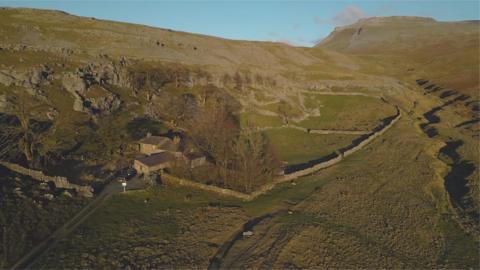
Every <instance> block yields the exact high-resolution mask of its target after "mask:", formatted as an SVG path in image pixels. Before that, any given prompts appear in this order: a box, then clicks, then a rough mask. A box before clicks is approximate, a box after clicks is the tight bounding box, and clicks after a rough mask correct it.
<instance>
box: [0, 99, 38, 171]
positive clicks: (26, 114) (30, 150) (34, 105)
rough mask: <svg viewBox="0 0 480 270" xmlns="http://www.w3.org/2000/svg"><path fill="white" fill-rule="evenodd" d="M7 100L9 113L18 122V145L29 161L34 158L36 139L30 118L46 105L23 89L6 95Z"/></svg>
mask: <svg viewBox="0 0 480 270" xmlns="http://www.w3.org/2000/svg"><path fill="white" fill-rule="evenodd" d="M7 101H8V102H9V104H10V109H9V113H11V114H13V115H15V116H16V117H17V118H18V120H19V122H20V130H19V133H20V135H21V139H20V140H19V146H20V148H21V149H22V151H23V154H24V155H25V158H26V159H27V161H29V162H31V161H33V159H34V154H35V149H34V147H35V142H36V141H37V139H38V136H37V134H36V133H35V132H34V130H33V127H32V120H34V118H35V116H36V115H37V114H38V111H39V109H41V108H44V107H45V106H47V105H46V104H42V103H40V102H38V101H37V100H35V98H34V97H33V96H31V95H29V94H28V93H26V92H25V91H19V92H17V93H16V95H10V96H7Z"/></svg>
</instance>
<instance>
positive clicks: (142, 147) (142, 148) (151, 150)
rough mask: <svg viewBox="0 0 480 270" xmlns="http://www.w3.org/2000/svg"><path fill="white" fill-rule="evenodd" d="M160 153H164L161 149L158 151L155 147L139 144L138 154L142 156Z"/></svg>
mask: <svg viewBox="0 0 480 270" xmlns="http://www.w3.org/2000/svg"><path fill="white" fill-rule="evenodd" d="M161 152H164V151H163V150H161V149H158V148H157V146H156V145H153V144H145V143H140V153H142V154H146V155H151V154H156V153H161Z"/></svg>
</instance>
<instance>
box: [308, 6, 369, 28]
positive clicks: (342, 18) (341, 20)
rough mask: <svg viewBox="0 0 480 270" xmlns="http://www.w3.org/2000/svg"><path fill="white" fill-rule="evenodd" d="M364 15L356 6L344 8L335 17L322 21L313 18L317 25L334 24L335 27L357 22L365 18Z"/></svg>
mask: <svg viewBox="0 0 480 270" xmlns="http://www.w3.org/2000/svg"><path fill="white" fill-rule="evenodd" d="M365 17H366V14H365V12H363V10H362V9H361V8H359V7H357V6H354V5H350V6H346V7H345V8H344V9H342V10H341V11H340V12H338V13H337V14H336V15H335V17H333V18H331V19H327V20H324V19H322V18H320V17H318V16H315V17H314V20H315V22H316V23H318V24H334V25H335V26H343V25H348V24H352V23H355V22H357V21H358V20H359V19H361V18H365Z"/></svg>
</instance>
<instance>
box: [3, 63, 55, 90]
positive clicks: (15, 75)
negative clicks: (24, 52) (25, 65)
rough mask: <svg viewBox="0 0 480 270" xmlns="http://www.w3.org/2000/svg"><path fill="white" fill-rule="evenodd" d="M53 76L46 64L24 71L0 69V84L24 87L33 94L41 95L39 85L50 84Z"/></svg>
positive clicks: (51, 70)
mask: <svg viewBox="0 0 480 270" xmlns="http://www.w3.org/2000/svg"><path fill="white" fill-rule="evenodd" d="M53 78H54V77H53V69H51V68H50V67H49V66H47V65H41V66H37V67H33V68H31V69H28V70H25V71H21V70H17V69H13V68H5V69H0V84H3V85H5V86H21V87H24V88H25V89H26V90H27V91H28V92H29V93H30V94H32V95H35V96H41V95H42V90H41V88H40V87H41V86H42V85H48V84H50V83H51V81H52V80H53Z"/></svg>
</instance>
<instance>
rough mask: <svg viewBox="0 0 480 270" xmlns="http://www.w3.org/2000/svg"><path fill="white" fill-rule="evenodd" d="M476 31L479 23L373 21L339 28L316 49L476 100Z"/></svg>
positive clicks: (408, 19)
mask: <svg viewBox="0 0 480 270" xmlns="http://www.w3.org/2000/svg"><path fill="white" fill-rule="evenodd" d="M479 25H480V22H479V21H460V22H438V21H435V20H434V19H431V18H421V17H374V18H367V19H361V20H359V21H358V22H357V23H354V24H352V25H348V26H344V27H337V28H336V29H335V31H333V32H332V33H331V34H330V35H329V36H328V37H327V38H325V39H324V40H323V41H321V42H320V43H319V44H317V45H316V47H317V48H323V49H331V50H335V51H338V52H343V53H348V54H351V55H355V56H358V57H359V58H360V59H362V60H365V61H367V62H369V61H371V64H380V65H382V66H383V67H384V70H382V71H381V72H385V71H386V72H388V73H392V74H395V75H398V76H402V77H404V78H409V79H427V80H432V81H435V82H438V83H439V84H441V85H444V86H445V87H451V88H454V89H456V90H459V91H461V92H463V93H466V94H471V95H478V93H479V91H480V90H479V88H478V85H479V79H478V74H479V67H478V59H479V57H480V55H479V50H478V48H479V45H480V43H479V40H480V35H479ZM379 59H382V61H383V62H384V63H379ZM377 72H378V71H377Z"/></svg>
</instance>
